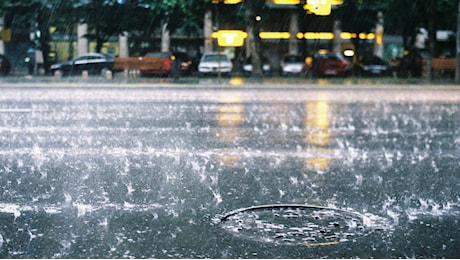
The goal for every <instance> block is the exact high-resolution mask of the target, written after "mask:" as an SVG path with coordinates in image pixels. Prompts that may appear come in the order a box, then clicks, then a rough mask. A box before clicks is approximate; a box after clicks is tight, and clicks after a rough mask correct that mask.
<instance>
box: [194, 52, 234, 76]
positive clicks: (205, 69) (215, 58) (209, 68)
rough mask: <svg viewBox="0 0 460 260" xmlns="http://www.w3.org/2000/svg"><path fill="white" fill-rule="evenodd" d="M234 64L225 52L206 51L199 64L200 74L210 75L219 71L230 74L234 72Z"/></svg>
mask: <svg viewBox="0 0 460 260" xmlns="http://www.w3.org/2000/svg"><path fill="white" fill-rule="evenodd" d="M232 68H233V64H232V62H231V61H230V59H229V58H228V56H227V55H225V54H218V53H205V54H203V56H202V57H201V59H200V63H199V64H198V74H199V75H200V76H202V75H209V74H217V73H219V71H220V72H221V73H222V74H223V75H230V74H231V72H232Z"/></svg>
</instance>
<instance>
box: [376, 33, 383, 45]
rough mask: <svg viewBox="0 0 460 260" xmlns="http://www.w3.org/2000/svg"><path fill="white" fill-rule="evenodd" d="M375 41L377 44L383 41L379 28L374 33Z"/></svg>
mask: <svg viewBox="0 0 460 260" xmlns="http://www.w3.org/2000/svg"><path fill="white" fill-rule="evenodd" d="M375 43H377V44H379V45H380V44H382V43H383V30H380V31H378V32H377V33H376V36H375Z"/></svg>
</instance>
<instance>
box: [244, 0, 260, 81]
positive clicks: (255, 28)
mask: <svg viewBox="0 0 460 260" xmlns="http://www.w3.org/2000/svg"><path fill="white" fill-rule="evenodd" d="M251 2H252V1H245V4H246V10H247V17H248V21H249V22H248V25H249V33H248V34H249V43H250V44H249V48H250V49H251V50H250V52H251V60H252V76H253V77H255V78H262V76H263V71H262V59H261V40H260V36H259V32H260V29H259V24H258V21H257V20H256V15H257V14H256V10H255V7H254V4H253V3H251Z"/></svg>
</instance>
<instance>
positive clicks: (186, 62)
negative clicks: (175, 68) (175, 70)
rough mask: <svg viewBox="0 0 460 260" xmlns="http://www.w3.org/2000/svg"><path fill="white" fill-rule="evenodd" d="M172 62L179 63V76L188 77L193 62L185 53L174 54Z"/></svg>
mask: <svg viewBox="0 0 460 260" xmlns="http://www.w3.org/2000/svg"><path fill="white" fill-rule="evenodd" d="M173 55H174V61H176V62H179V63H180V70H181V74H182V75H184V76H190V75H191V74H192V70H193V65H194V64H193V60H192V59H191V58H190V57H189V56H188V55H187V53H185V52H174V53H173Z"/></svg>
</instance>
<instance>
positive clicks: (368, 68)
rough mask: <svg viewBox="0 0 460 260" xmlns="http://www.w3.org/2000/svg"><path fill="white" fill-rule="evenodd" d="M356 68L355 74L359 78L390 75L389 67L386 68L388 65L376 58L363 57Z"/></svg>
mask: <svg viewBox="0 0 460 260" xmlns="http://www.w3.org/2000/svg"><path fill="white" fill-rule="evenodd" d="M356 66H357V67H356V69H357V71H356V72H357V73H358V75H360V76H387V75H390V67H389V66H388V63H387V62H386V61H384V60H383V59H381V58H379V57H377V56H369V57H363V59H362V60H361V61H360V62H359V63H358V64H356Z"/></svg>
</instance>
